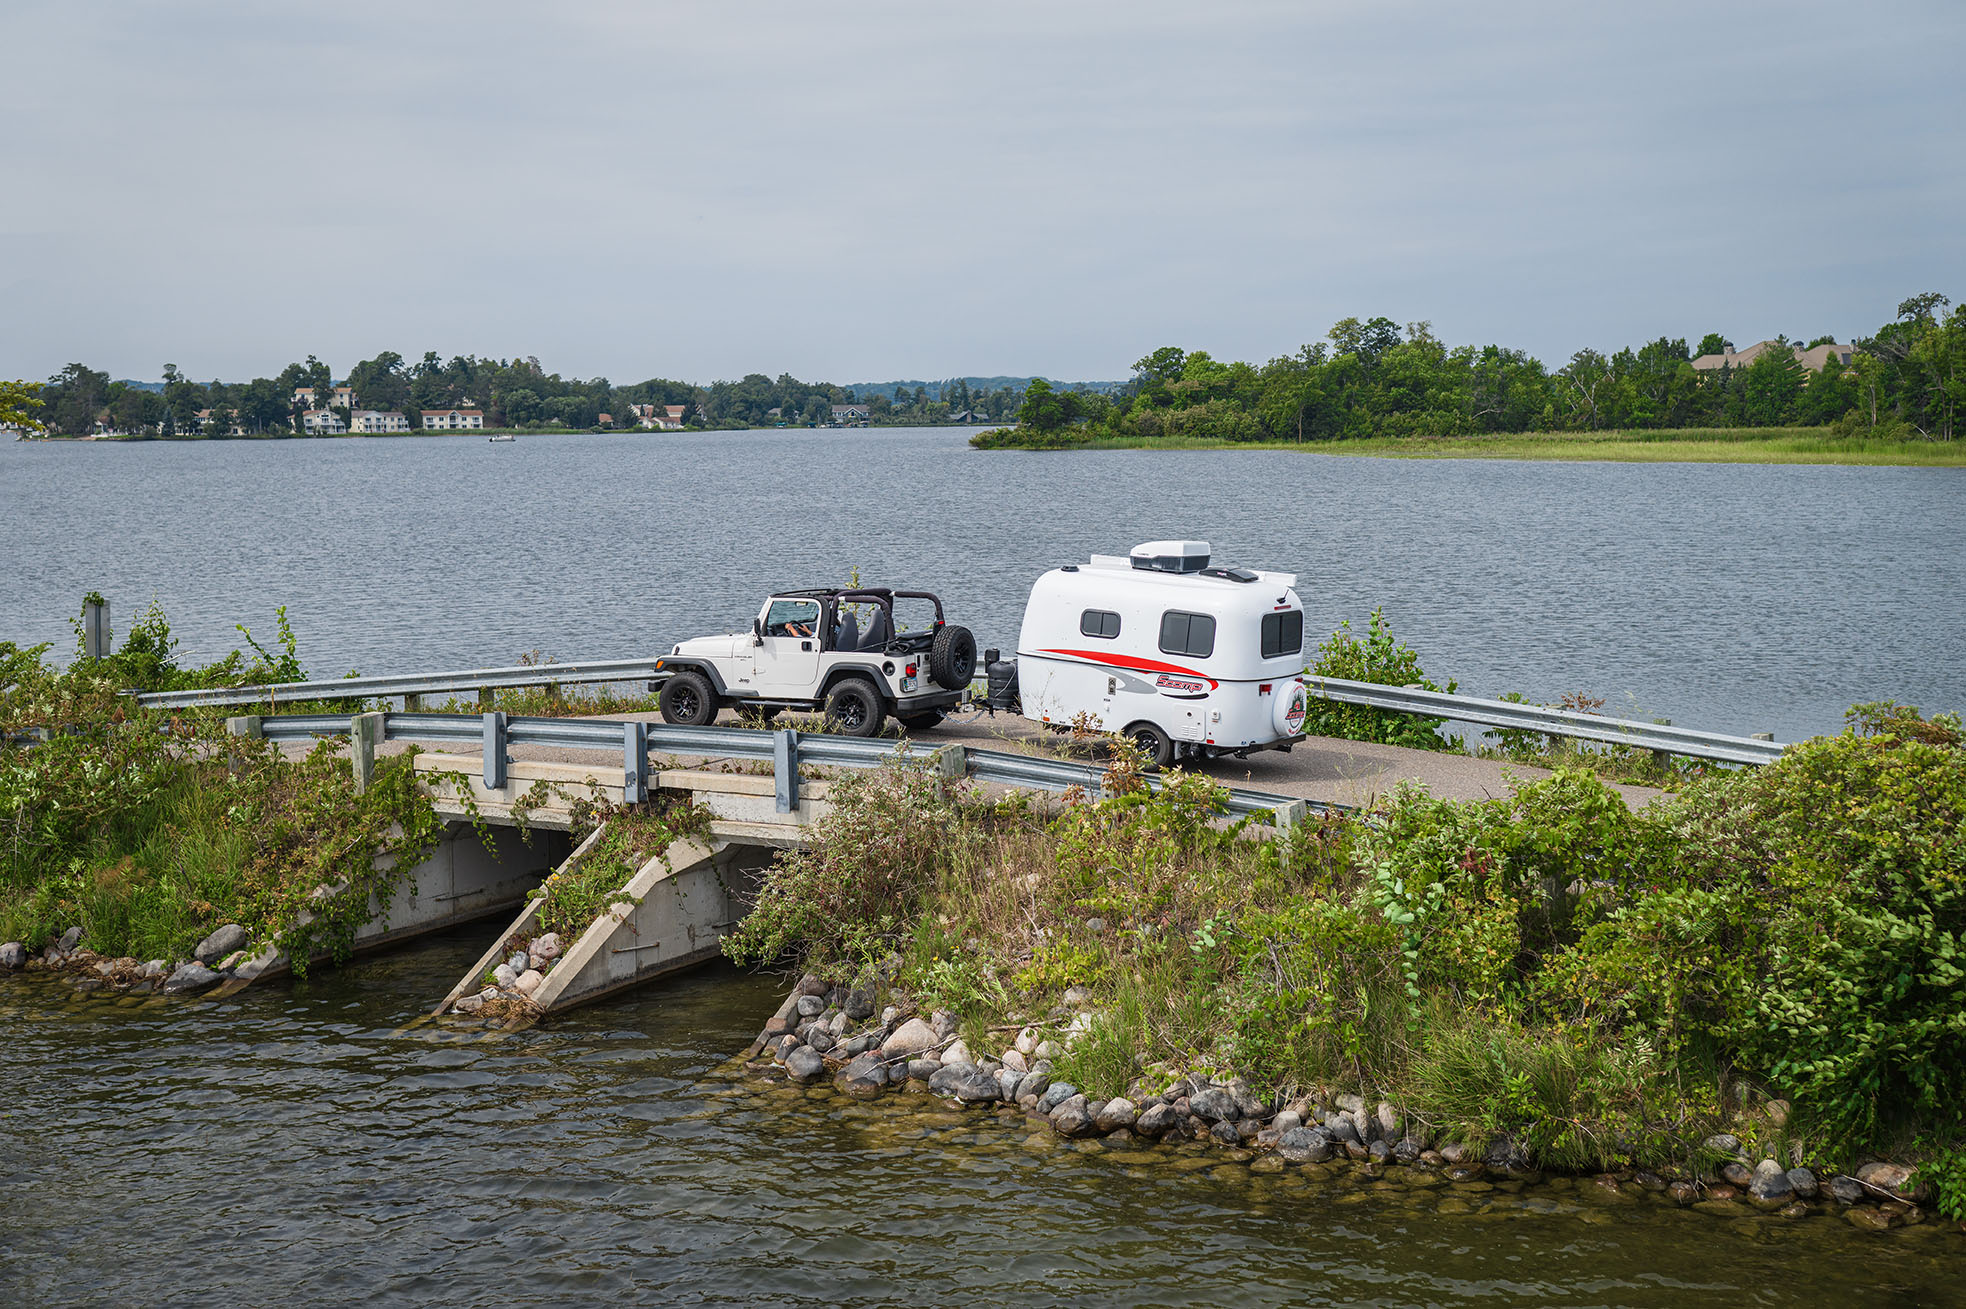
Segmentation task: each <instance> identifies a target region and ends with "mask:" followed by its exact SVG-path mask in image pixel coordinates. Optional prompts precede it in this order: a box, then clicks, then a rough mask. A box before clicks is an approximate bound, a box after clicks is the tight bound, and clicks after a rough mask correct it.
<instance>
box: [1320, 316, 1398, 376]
mask: <svg viewBox="0 0 1966 1309" xmlns="http://www.w3.org/2000/svg"><path fill="white" fill-rule="evenodd" d="M1327 335H1328V336H1329V337H1330V338H1331V343H1332V344H1333V345H1334V346H1335V347H1336V348H1337V350H1338V353H1339V354H1348V355H1357V356H1358V359H1359V362H1360V363H1362V364H1364V365H1365V366H1366V367H1368V368H1370V367H1371V366H1372V365H1374V364H1376V363H1378V362H1379V358H1380V356H1382V355H1384V354H1385V353H1386V351H1388V350H1390V349H1392V348H1393V347H1394V346H1396V345H1398V344H1399V324H1398V323H1395V322H1394V321H1393V320H1392V319H1390V318H1373V319H1369V320H1368V321H1366V322H1363V323H1361V322H1359V320H1358V319H1356V318H1341V319H1339V320H1338V321H1337V322H1336V323H1335V324H1333V325H1332V328H1331V331H1330V332H1329V333H1327Z"/></svg>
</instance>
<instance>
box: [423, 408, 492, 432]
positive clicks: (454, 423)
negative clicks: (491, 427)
mask: <svg viewBox="0 0 1966 1309" xmlns="http://www.w3.org/2000/svg"><path fill="white" fill-rule="evenodd" d="M484 428H485V414H484V411H483V410H481V409H425V410H424V411H423V430H424V431H426V432H482V431H483V430H484Z"/></svg>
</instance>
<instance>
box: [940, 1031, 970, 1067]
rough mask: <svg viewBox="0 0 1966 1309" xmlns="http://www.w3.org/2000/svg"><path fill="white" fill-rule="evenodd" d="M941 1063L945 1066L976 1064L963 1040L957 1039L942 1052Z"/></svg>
mask: <svg viewBox="0 0 1966 1309" xmlns="http://www.w3.org/2000/svg"><path fill="white" fill-rule="evenodd" d="M942 1062H943V1063H945V1064H973V1063H975V1062H976V1056H975V1055H973V1054H971V1053H970V1052H969V1046H968V1045H967V1044H966V1043H965V1042H964V1041H963V1039H962V1038H961V1037H957V1038H956V1039H955V1040H954V1041H952V1042H951V1043H950V1044H949V1048H948V1049H946V1050H944V1051H943V1052H942Z"/></svg>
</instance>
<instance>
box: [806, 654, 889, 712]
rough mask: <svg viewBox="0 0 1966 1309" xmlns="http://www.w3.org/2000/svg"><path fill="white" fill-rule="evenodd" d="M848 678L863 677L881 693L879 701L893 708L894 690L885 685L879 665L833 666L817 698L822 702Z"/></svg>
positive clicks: (884, 678) (821, 685)
mask: <svg viewBox="0 0 1966 1309" xmlns="http://www.w3.org/2000/svg"><path fill="white" fill-rule="evenodd" d="M849 677H865V678H866V679H867V680H868V681H870V682H872V683H873V684H874V689H875V690H876V691H879V692H880V693H881V699H882V700H883V701H885V702H886V703H887V705H888V708H889V709H890V710H891V709H892V708H893V707H894V688H892V687H890V686H889V685H888V684H887V674H886V673H883V672H882V671H881V666H880V665H879V664H836V665H834V666H833V668H832V669H830V670H829V671H828V672H827V674H826V680H825V681H824V682H823V683H821V684H820V687H819V698H820V699H821V700H822V701H823V700H824V699H825V698H826V697H827V696H828V695H830V694H831V693H832V690H833V688H834V687H835V686H837V685H839V684H840V682H842V681H844V680H845V679H846V678H849Z"/></svg>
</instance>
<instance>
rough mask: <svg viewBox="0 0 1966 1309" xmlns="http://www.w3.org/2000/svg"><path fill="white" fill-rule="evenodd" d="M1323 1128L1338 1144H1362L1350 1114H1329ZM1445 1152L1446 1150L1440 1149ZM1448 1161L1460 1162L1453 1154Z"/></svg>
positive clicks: (1362, 1140)
mask: <svg viewBox="0 0 1966 1309" xmlns="http://www.w3.org/2000/svg"><path fill="white" fill-rule="evenodd" d="M1324 1130H1325V1131H1326V1132H1328V1133H1330V1135H1331V1137H1332V1139H1333V1140H1335V1141H1336V1142H1337V1143H1338V1144H1339V1145H1364V1144H1365V1138H1364V1137H1363V1136H1360V1135H1359V1130H1358V1124H1357V1122H1355V1121H1354V1120H1353V1118H1352V1116H1351V1115H1350V1114H1345V1113H1337V1114H1329V1115H1327V1116H1326V1117H1325V1120H1324ZM1442 1153H1443V1154H1446V1151H1442ZM1447 1159H1448V1162H1449V1163H1457V1162H1460V1161H1459V1160H1458V1159H1457V1158H1456V1157H1455V1156H1453V1155H1448V1156H1447Z"/></svg>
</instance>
